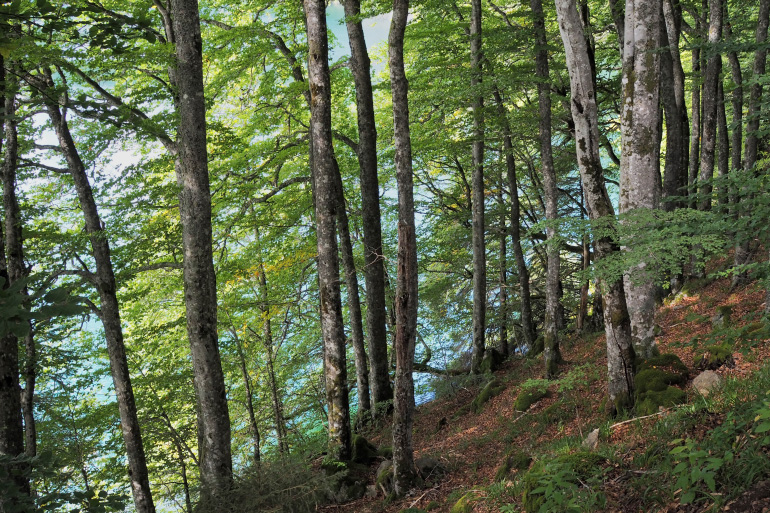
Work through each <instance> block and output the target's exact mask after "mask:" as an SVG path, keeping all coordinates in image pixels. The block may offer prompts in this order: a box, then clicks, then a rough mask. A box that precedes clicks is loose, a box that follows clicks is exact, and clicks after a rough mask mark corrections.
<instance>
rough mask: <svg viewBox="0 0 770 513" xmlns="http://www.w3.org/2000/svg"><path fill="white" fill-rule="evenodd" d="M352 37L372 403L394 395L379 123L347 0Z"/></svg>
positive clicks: (357, 10) (356, 2)
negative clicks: (378, 174) (378, 154)
mask: <svg viewBox="0 0 770 513" xmlns="http://www.w3.org/2000/svg"><path fill="white" fill-rule="evenodd" d="M344 5H345V17H346V18H347V20H346V25H347V29H348V38H349V40H350V71H351V72H352V73H353V81H354V82H355V85H356V110H357V114H358V165H359V167H360V170H361V201H362V204H363V205H364V209H363V212H362V219H363V229H364V230H363V231H364V265H365V267H364V278H365V280H366V335H367V342H368V346H369V372H370V380H369V385H370V387H371V392H372V401H373V402H374V404H375V405H377V403H382V402H385V401H389V400H391V399H393V389H392V388H391V386H390V374H389V372H388V368H389V366H388V340H387V337H388V332H387V329H386V324H387V322H386V310H385V257H384V256H383V252H382V226H381V217H380V189H379V179H378V176H377V128H376V124H375V120H374V97H373V93H372V79H371V76H370V62H369V54H368V52H367V49H366V41H365V39H364V30H363V26H362V24H361V19H360V17H359V16H360V14H361V2H360V0H345V2H344Z"/></svg>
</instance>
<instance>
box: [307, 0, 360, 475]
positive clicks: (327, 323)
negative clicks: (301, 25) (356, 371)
mask: <svg viewBox="0 0 770 513" xmlns="http://www.w3.org/2000/svg"><path fill="white" fill-rule="evenodd" d="M303 1H304V8H305V17H306V20H307V40H308V82H309V84H310V94H311V99H310V114H311V131H312V134H311V143H312V152H313V176H314V181H315V198H316V199H315V215H316V237H317V239H318V286H319V295H320V299H321V328H322V331H323V339H324V373H325V376H326V402H327V406H328V420H329V448H330V453H331V454H332V455H333V456H334V457H335V458H337V459H339V460H349V459H350V455H351V453H350V451H351V448H350V409H349V408H350V407H349V404H348V386H347V367H346V364H345V332H344V329H343V322H342V300H341V294H340V274H339V259H338V253H337V251H338V249H337V238H336V222H335V221H336V219H337V209H338V208H339V203H340V202H339V200H338V192H337V183H338V180H339V179H340V178H339V177H338V176H337V175H339V168H338V166H337V160H336V158H335V156H334V147H333V146H332V133H331V127H332V120H331V84H330V77H329V44H328V39H327V34H326V9H325V6H326V4H325V2H324V1H323V0H303Z"/></svg>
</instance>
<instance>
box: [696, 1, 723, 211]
mask: <svg viewBox="0 0 770 513" xmlns="http://www.w3.org/2000/svg"><path fill="white" fill-rule="evenodd" d="M721 38H722V0H709V25H708V46H707V47H706V48H707V50H708V53H707V55H708V59H707V60H706V73H705V75H704V77H703V136H702V139H701V157H700V177H699V178H700V180H701V182H702V183H701V186H700V187H699V189H698V196H699V201H698V209H699V210H709V209H711V193H712V189H713V187H712V184H711V180H712V179H713V178H714V159H715V156H716V135H717V108H718V102H719V100H718V93H719V74H720V73H721V71H722V56H721V55H720V54H719V52H718V51H717V47H716V46H717V44H719V41H720V40H721Z"/></svg>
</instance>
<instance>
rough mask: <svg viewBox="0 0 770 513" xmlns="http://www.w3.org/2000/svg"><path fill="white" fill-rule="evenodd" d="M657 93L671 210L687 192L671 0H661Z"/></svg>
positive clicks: (685, 128) (677, 19) (680, 74)
mask: <svg viewBox="0 0 770 513" xmlns="http://www.w3.org/2000/svg"><path fill="white" fill-rule="evenodd" d="M662 7H663V20H664V22H665V23H662V24H661V45H662V46H663V47H664V48H667V49H668V51H663V52H662V53H661V87H660V95H661V100H662V103H663V109H664V112H665V115H666V161H665V167H664V174H663V199H664V203H663V208H664V209H665V210H667V211H669V212H670V211H672V210H674V209H675V208H679V207H683V206H685V205H686V202H684V201H682V200H674V199H673V198H675V197H679V198H681V197H683V196H686V195H687V166H688V154H689V151H688V147H687V139H688V136H689V121H688V119H687V106H686V104H685V94H684V84H685V76H684V69H682V59H681V55H680V53H679V37H680V27H681V19H682V16H681V12H680V11H679V10H678V4H677V5H676V6H674V5H673V0H663V6H662Z"/></svg>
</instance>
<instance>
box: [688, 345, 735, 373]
mask: <svg viewBox="0 0 770 513" xmlns="http://www.w3.org/2000/svg"><path fill="white" fill-rule="evenodd" d="M733 363H734V360H733V347H732V345H730V343H728V342H723V343H721V344H715V345H713V346H707V347H706V349H705V350H704V351H703V353H701V354H700V355H699V356H698V357H697V358H695V366H696V367H697V368H699V369H701V370H706V369H710V370H716V369H718V368H719V367H721V366H722V365H732V364H733Z"/></svg>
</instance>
